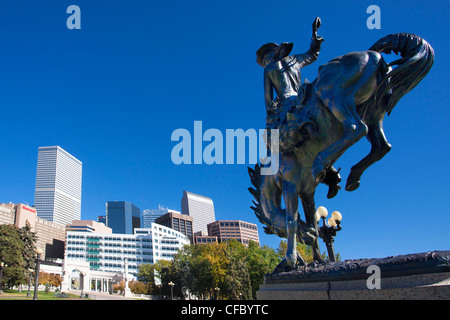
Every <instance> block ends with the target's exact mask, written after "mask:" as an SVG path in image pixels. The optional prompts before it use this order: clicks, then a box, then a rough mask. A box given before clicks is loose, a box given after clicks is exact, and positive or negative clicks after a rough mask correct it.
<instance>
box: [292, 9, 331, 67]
mask: <svg viewBox="0 0 450 320" xmlns="http://www.w3.org/2000/svg"><path fill="white" fill-rule="evenodd" d="M320 24H321V21H320V18H319V17H317V18H316V19H315V20H314V22H313V25H312V30H313V31H312V38H311V45H310V46H309V50H308V51H306V52H305V53H301V54H296V55H295V57H296V58H297V60H298V62H299V63H300V64H301V65H302V67H305V66H307V65H309V64H311V63H313V62H314V61H316V60H317V57H318V56H319V52H320V48H321V46H322V42H323V41H325V39H324V38H322V37H321V36H318V35H317V29H319V27H320Z"/></svg>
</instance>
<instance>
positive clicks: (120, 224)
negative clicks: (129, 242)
mask: <svg viewBox="0 0 450 320" xmlns="http://www.w3.org/2000/svg"><path fill="white" fill-rule="evenodd" d="M106 221H107V222H108V227H109V228H111V229H112V232H113V233H123V234H133V233H134V229H137V228H140V227H141V210H140V209H139V208H138V207H136V206H135V205H134V204H132V203H131V202H128V201H108V202H107V203H106Z"/></svg>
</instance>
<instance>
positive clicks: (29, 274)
mask: <svg viewBox="0 0 450 320" xmlns="http://www.w3.org/2000/svg"><path fill="white" fill-rule="evenodd" d="M32 272H33V269H31V268H29V269H28V291H27V297H31V293H30V287H31V273H32Z"/></svg>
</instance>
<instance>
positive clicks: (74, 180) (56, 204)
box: [34, 146, 82, 225]
mask: <svg viewBox="0 0 450 320" xmlns="http://www.w3.org/2000/svg"><path fill="white" fill-rule="evenodd" d="M81 174H82V163H81V161H80V160H78V159H77V158H75V157H74V156H72V155H71V154H70V153H68V152H67V151H65V150H64V149H63V148H61V147H58V146H53V147H39V153H38V163H37V170H36V187H35V193H34V205H35V207H36V212H37V216H38V217H39V218H42V219H45V220H48V221H51V222H55V223H58V224H61V225H66V224H69V223H72V221H73V220H80V219H81Z"/></svg>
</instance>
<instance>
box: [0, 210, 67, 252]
mask: <svg viewBox="0 0 450 320" xmlns="http://www.w3.org/2000/svg"><path fill="white" fill-rule="evenodd" d="M26 223H29V225H30V228H31V231H32V232H35V233H36V236H37V241H36V247H37V248H40V249H42V250H43V253H42V257H41V259H42V260H56V259H63V258H64V242H65V240H66V230H65V227H64V226H63V225H60V224H58V223H54V222H51V221H48V220H45V219H41V218H38V217H37V214H36V209H35V208H33V207H30V206H28V205H25V204H23V203H17V204H14V203H0V224H14V225H15V226H16V227H17V228H22V227H24V226H25V225H26Z"/></svg>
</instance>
